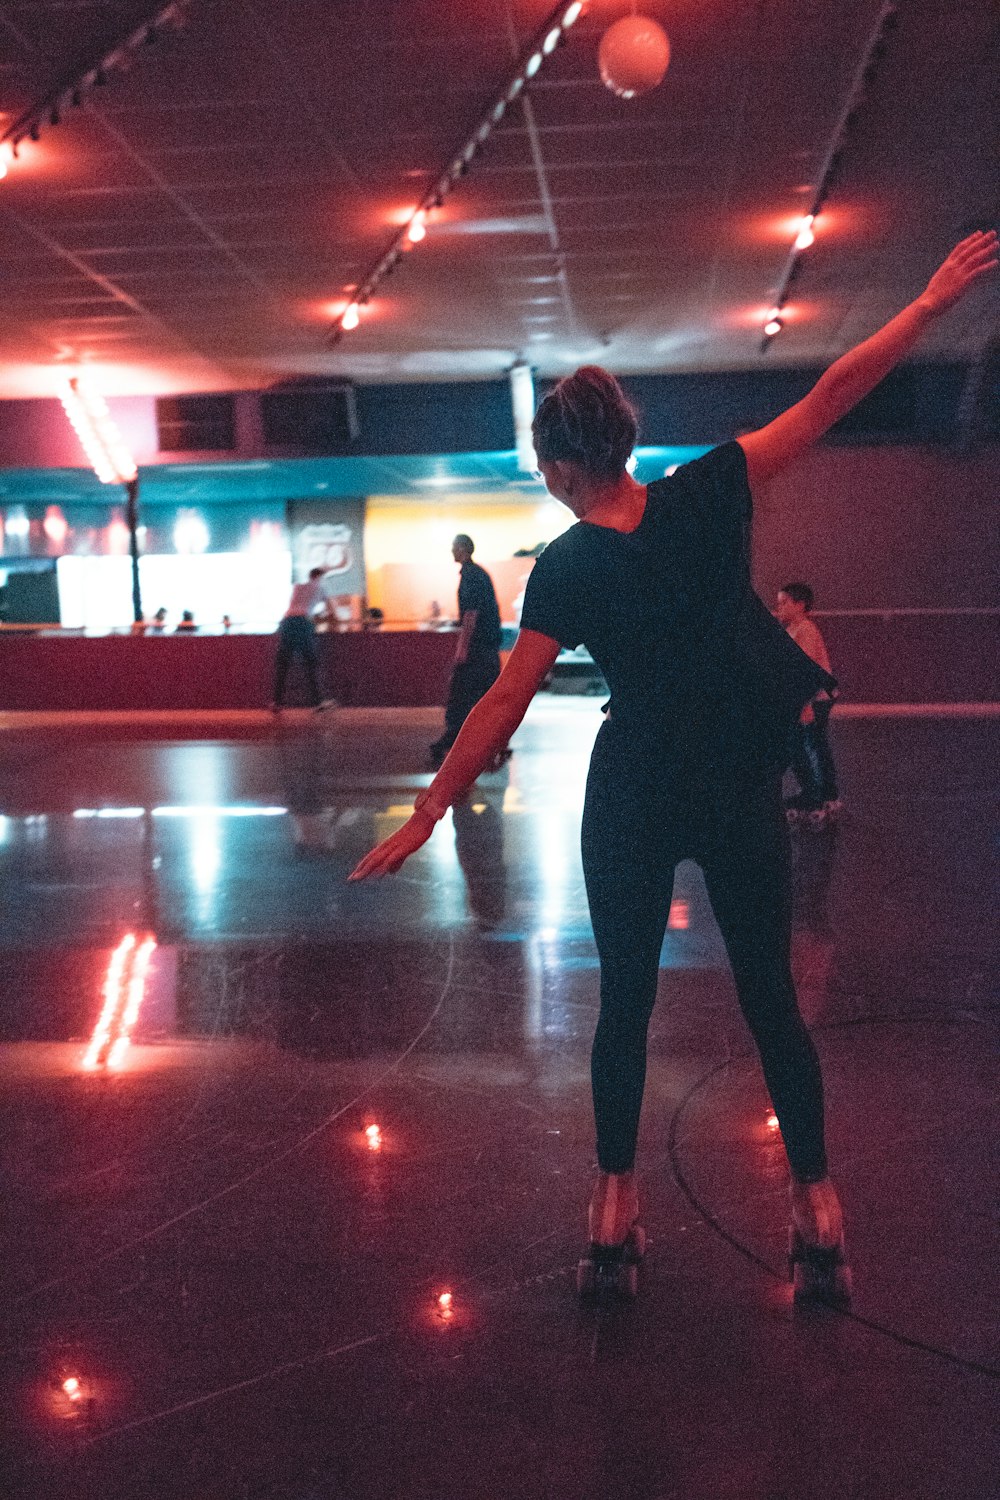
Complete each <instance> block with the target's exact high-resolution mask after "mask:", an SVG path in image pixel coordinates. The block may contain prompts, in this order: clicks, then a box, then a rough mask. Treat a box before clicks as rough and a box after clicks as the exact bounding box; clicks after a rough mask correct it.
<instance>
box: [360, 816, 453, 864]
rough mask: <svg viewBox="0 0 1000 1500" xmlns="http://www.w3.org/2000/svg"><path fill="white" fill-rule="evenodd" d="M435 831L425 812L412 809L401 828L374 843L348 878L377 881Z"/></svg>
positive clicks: (407, 857) (403, 861)
mask: <svg viewBox="0 0 1000 1500" xmlns="http://www.w3.org/2000/svg"><path fill="white" fill-rule="evenodd" d="M433 832H434V819H433V818H432V817H430V816H429V814H427V813H423V812H415V813H413V815H412V817H410V818H408V819H407V821H406V822H405V823H404V824H403V826H402V828H398V829H397V830H396V832H395V833H394V834H391V835H390V837H389V838H387V839H383V840H382V842H381V844H376V845H375V848H374V849H372V850H371V852H370V853H369V854H366V855H365V857H364V859H363V860H362V861H361V863H360V864H359V865H357V866H356V868H355V869H353V870H352V871H351V873H350V875H348V877H347V878H348V880H380V879H381V878H382V876H383V875H395V873H396V871H397V870H400V869H402V867H403V865H404V863H405V862H406V860H408V859H409V857H410V855H411V854H414V853H415V852H416V851H417V850H418V849H419V848H420V846H421V845H422V844H426V842H427V840H428V839H429V838H430V836H431V834H432V833H433Z"/></svg>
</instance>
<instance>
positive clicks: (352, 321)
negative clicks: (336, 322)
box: [340, 302, 361, 333]
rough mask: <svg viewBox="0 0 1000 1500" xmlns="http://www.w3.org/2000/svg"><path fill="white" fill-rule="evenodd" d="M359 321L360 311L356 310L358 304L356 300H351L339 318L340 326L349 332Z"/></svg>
mask: <svg viewBox="0 0 1000 1500" xmlns="http://www.w3.org/2000/svg"><path fill="white" fill-rule="evenodd" d="M360 322H361V313H360V312H359V311H358V304H357V303H356V302H352V303H351V305H350V306H349V307H348V309H347V311H346V312H345V313H344V316H343V317H342V318H341V320H340V326H341V328H343V329H344V330H345V331H346V332H347V333H351V332H352V330H353V329H355V328H357V326H358V324H359V323H360Z"/></svg>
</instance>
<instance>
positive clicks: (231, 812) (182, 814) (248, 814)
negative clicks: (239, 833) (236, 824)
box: [153, 805, 288, 818]
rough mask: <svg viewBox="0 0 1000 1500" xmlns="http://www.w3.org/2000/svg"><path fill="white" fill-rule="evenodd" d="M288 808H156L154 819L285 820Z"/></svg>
mask: <svg viewBox="0 0 1000 1500" xmlns="http://www.w3.org/2000/svg"><path fill="white" fill-rule="evenodd" d="M287 811H288V808H287V807H240V806H239V805H234V806H230V807H220V806H207V807H196V806H192V807H154V808H153V817H154V818H283V817H284V816H285V814H286V813H287Z"/></svg>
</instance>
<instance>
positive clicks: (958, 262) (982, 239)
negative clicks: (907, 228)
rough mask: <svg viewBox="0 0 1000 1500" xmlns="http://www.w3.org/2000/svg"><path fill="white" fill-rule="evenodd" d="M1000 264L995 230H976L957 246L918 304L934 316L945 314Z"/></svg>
mask: <svg viewBox="0 0 1000 1500" xmlns="http://www.w3.org/2000/svg"><path fill="white" fill-rule="evenodd" d="M997 263H998V256H997V234H996V230H995V229H989V230H983V229H977V230H976V231H975V233H974V234H970V235H968V236H967V237H966V238H965V239H964V240H962V241H961V242H960V243H959V244H957V245H956V246H955V248H954V250H953V251H952V252H951V254H950V255H949V256H948V259H947V260H946V261H945V262H944V264H943V265H942V266H940V267H939V268H938V269H937V270H936V271H935V272H934V275H933V276H932V277H931V279H930V281H929V282H928V283H927V290H926V291H925V292H924V294H923V296H922V297H921V298H920V299H919V300H920V301H921V302H922V303H923V305H924V306H925V307H926V308H928V310H929V311H930V312H932V313H942V312H946V311H947V309H948V308H949V307H954V305H955V303H956V302H958V300H959V299H960V298H961V297H963V296H964V295H965V293H966V292H967V291H968V289H969V287H970V286H973V285H974V284H975V283H976V282H977V281H978V280H979V279H980V277H982V276H986V275H988V274H989V272H990V271H995V270H996V268H997Z"/></svg>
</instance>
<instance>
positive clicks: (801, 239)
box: [795, 214, 816, 250]
mask: <svg viewBox="0 0 1000 1500" xmlns="http://www.w3.org/2000/svg"><path fill="white" fill-rule="evenodd" d="M813 217H814V216H813V215H812V214H806V216H805V218H804V219H803V220H802V227H801V229H800V230H799V232H798V234H797V235H796V236H795V248H796V250H808V249H809V246H810V245H811V244H812V243H813V242H814V240H815V239H816V236H815V235H814V234H813V227H812V226H813Z"/></svg>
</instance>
